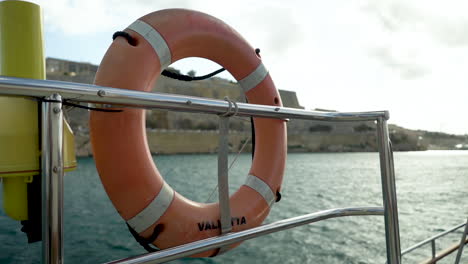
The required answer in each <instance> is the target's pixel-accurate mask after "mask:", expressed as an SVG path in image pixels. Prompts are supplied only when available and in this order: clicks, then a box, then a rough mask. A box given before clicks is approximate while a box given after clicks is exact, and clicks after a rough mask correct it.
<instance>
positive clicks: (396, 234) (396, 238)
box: [377, 118, 401, 264]
mask: <svg viewBox="0 0 468 264" xmlns="http://www.w3.org/2000/svg"><path fill="white" fill-rule="evenodd" d="M387 119H388V118H379V119H378V120H377V141H378V146H379V154H380V172H381V178H382V195H383V206H384V210H385V214H384V218H385V240H386V245H387V263H391V264H400V263H401V250H400V231H399V225H398V206H397V195H396V185H395V171H394V166H393V153H392V149H391V146H390V139H389V134H388V126H387Z"/></svg>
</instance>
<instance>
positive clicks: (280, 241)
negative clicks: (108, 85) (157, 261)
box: [0, 151, 468, 264]
mask: <svg viewBox="0 0 468 264" xmlns="http://www.w3.org/2000/svg"><path fill="white" fill-rule="evenodd" d="M154 159H155V161H156V163H157V166H158V168H159V169H160V171H161V172H162V174H163V175H164V177H165V178H166V180H167V182H168V183H169V184H170V185H171V186H173V187H174V189H175V190H176V191H178V192H180V193H182V194H183V195H185V196H187V197H188V198H190V199H193V200H196V201H200V202H205V201H207V199H208V198H209V196H210V193H211V192H212V190H213V188H214V187H215V186H216V164H217V161H216V156H215V155H168V156H155V157H154ZM232 159H233V157H231V160H232ZM250 163H251V159H250V155H247V154H246V155H241V156H240V157H239V158H238V160H237V162H236V164H235V165H234V167H233V168H232V170H231V171H230V183H231V191H234V190H235V189H237V188H238V187H239V186H240V184H241V183H242V182H243V181H244V179H245V175H246V173H247V172H248V168H249V167H250ZM395 170H396V180H397V191H398V206H399V213H400V232H401V240H402V242H401V244H402V248H407V247H409V246H410V245H412V244H415V243H416V242H419V241H421V240H423V239H425V238H427V237H430V236H432V235H434V234H436V233H438V232H441V231H443V230H444V228H448V227H450V226H453V225H456V224H458V223H461V222H462V221H464V220H466V217H467V216H468V195H467V194H468V151H465V152H463V151H427V152H401V153H395ZM65 192H66V193H65V220H64V221H65V262H66V263H96V262H106V261H111V260H115V259H119V258H124V257H128V256H134V255H138V254H141V253H143V252H144V250H143V249H142V248H140V246H139V245H138V244H137V243H136V242H135V241H134V240H133V238H132V237H131V235H130V234H129V232H128V231H127V228H126V226H125V223H124V222H123V220H121V219H120V217H119V216H118V214H117V213H116V211H115V209H114V208H113V207H112V204H111V203H110V201H109V199H108V198H107V196H106V194H105V192H104V190H103V187H102V185H101V183H100V181H99V177H98V175H97V172H96V169H95V165H94V161H93V160H92V159H89V158H86V159H80V160H79V169H78V170H77V171H75V172H72V173H69V174H68V175H67V176H66V179H65ZM282 195H283V199H282V200H281V202H280V203H278V204H276V205H275V206H274V207H273V210H272V212H271V214H270V216H269V217H268V219H267V222H273V221H277V220H280V219H283V218H288V217H293V216H297V215H299V214H306V213H311V212H316V211H319V210H325V209H330V208H336V207H348V206H381V204H382V198H381V197H382V196H381V186H380V169H379V163H378V155H377V153H336V154H290V155H289V156H288V163H287V171H286V175H285V179H284V185H283V191H282ZM0 199H1V198H0ZM216 199H217V197H216V194H215V195H213V197H211V201H215V200H216ZM0 201H1V200H0ZM383 228H384V224H383V217H381V216H365V217H348V218H341V219H331V220H327V221H323V222H319V223H315V224H311V225H308V226H303V227H299V228H296V229H292V230H287V231H282V232H280V233H276V234H272V235H268V236H266V237H262V238H257V239H253V240H249V241H246V242H244V243H243V244H242V245H241V246H240V247H238V248H237V249H235V250H234V251H232V252H229V253H227V254H225V255H222V256H220V257H217V258H212V259H183V260H179V261H175V262H174V263H254V262H255V263H270V264H273V263H384V262H385V238H384V229H383ZM19 229H20V225H19V223H17V222H15V221H12V220H9V219H8V218H6V217H5V215H4V213H3V212H1V211H0V263H40V255H41V253H40V252H41V244H40V243H35V244H32V245H28V244H27V242H26V237H25V235H23V234H22V233H21V232H20V231H19ZM460 237H461V233H456V234H454V235H452V236H450V237H448V238H446V239H443V240H440V241H438V249H439V250H441V249H442V248H443V247H444V246H448V245H451V244H452V243H454V242H458V241H459V240H460ZM466 251H467V250H465V254H464V257H463V259H462V262H461V263H468V252H466ZM429 255H430V248H429V247H425V248H422V249H420V250H418V251H416V252H415V253H414V254H411V255H410V256H408V257H405V258H404V259H403V260H404V263H417V262H418V261H420V260H423V259H425V258H427V257H428V256H429ZM453 260H454V256H452V257H450V258H447V259H446V260H444V261H442V262H440V263H453Z"/></svg>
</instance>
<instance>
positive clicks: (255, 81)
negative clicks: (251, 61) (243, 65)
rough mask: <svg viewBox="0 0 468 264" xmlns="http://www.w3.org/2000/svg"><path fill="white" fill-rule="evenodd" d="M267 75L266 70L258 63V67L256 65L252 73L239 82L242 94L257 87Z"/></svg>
mask: <svg viewBox="0 0 468 264" xmlns="http://www.w3.org/2000/svg"><path fill="white" fill-rule="evenodd" d="M267 75H268V70H267V68H265V65H263V63H260V65H258V66H257V68H256V69H255V70H254V71H253V72H251V73H250V74H249V75H247V76H246V77H245V78H244V79H242V80H240V81H239V84H240V86H241V87H242V89H243V90H244V93H246V92H248V91H249V90H250V89H253V88H255V87H256V86H257V85H259V84H260V83H261V82H262V81H263V80H264V79H265V77H266V76H267Z"/></svg>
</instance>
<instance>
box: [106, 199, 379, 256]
mask: <svg viewBox="0 0 468 264" xmlns="http://www.w3.org/2000/svg"><path fill="white" fill-rule="evenodd" d="M383 213H384V210H383V208H381V207H355V208H337V209H330V210H325V211H321V212H316V213H312V214H306V215H302V216H298V217H293V218H289V219H285V220H281V221H277V222H274V223H271V224H267V225H262V226H258V227H254V228H251V229H247V230H243V231H239V232H236V233H228V234H226V235H222V236H217V237H212V238H208V239H204V240H199V241H195V242H192V243H189V244H185V245H182V246H178V247H173V248H169V249H165V250H161V251H158V252H155V253H148V254H145V255H142V256H138V257H132V258H127V259H123V260H118V261H113V262H109V263H108V264H111V263H113V264H116V263H121V264H122V263H123V264H143V263H162V262H166V261H171V260H174V259H178V258H182V257H188V256H191V255H194V254H197V253H200V252H204V251H206V250H210V249H215V248H219V247H223V246H226V245H230V244H233V243H236V242H241V241H244V240H248V239H252V238H255V237H258V236H261V235H267V234H271V233H274V232H278V231H282V230H286V229H290V228H293V227H297V226H301V225H306V224H310V223H314V222H318V221H321V220H325V219H330V218H337V217H344V216H363V215H383Z"/></svg>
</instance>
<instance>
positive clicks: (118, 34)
mask: <svg viewBox="0 0 468 264" xmlns="http://www.w3.org/2000/svg"><path fill="white" fill-rule="evenodd" d="M117 37H123V38H125V39H126V40H127V42H128V44H130V45H132V46H135V45H136V41H135V39H134V38H132V36H130V34H128V33H127V32H125V31H117V32H115V33H114V34H113V35H112V40H115V39H116V38H117Z"/></svg>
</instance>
